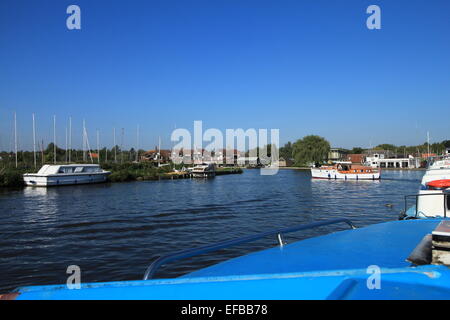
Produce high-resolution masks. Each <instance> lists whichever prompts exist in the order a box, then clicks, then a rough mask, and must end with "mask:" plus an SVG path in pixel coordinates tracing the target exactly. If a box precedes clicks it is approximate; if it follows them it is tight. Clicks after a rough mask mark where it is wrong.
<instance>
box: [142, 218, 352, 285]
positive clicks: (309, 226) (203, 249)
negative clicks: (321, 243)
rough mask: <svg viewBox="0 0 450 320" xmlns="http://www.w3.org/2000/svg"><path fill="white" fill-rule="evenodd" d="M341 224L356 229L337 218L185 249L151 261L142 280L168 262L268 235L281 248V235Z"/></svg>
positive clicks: (282, 243) (349, 223) (345, 220)
mask: <svg viewBox="0 0 450 320" xmlns="http://www.w3.org/2000/svg"><path fill="white" fill-rule="evenodd" d="M341 222H343V223H346V224H348V225H349V226H350V227H351V228H352V229H356V227H355V226H354V224H353V223H352V222H351V221H350V220H349V219H345V218H338V219H331V220H326V221H318V222H313V223H309V224H301V225H296V226H293V227H288V228H282V229H275V230H271V231H266V232H261V233H258V234H255V235H251V236H246V237H242V238H237V239H232V240H227V241H222V242H218V243H214V244H209V245H206V246H203V247H197V248H193V249H187V250H183V251H179V252H175V253H171V254H168V255H165V256H162V257H159V258H157V259H156V260H155V261H153V262H152V263H151V264H150V266H148V268H147V270H146V271H145V274H144V280H148V279H149V278H152V277H153V276H154V274H155V273H156V271H157V270H158V269H159V267H160V266H162V265H163V264H165V263H168V262H173V261H176V260H181V259H186V258H190V257H193V256H198V255H201V254H205V253H208V252H212V251H217V250H220V249H224V248H228V247H232V246H236V245H239V244H242V243H248V242H252V241H255V240H259V239H261V238H265V237H267V236H270V235H277V238H278V243H279V245H280V246H281V247H282V246H283V245H284V244H285V243H284V242H283V239H282V237H281V235H282V234H284V233H290V232H295V231H300V230H306V229H312V228H317V227H321V226H326V225H330V224H336V223H341Z"/></svg>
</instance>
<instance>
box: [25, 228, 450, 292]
mask: <svg viewBox="0 0 450 320" xmlns="http://www.w3.org/2000/svg"><path fill="white" fill-rule="evenodd" d="M439 221H440V220H409V221H394V222H388V223H382V224H378V225H372V226H369V227H367V228H362V229H356V230H350V231H342V232H337V233H334V234H329V235H325V236H321V237H317V238H313V239H307V240H303V241H299V242H296V243H293V244H290V245H286V246H284V247H282V248H271V249H268V250H264V251H261V252H256V253H252V254H249V255H245V256H242V257H240V258H235V259H232V260H229V261H226V262H223V263H220V264H217V265H215V266H212V267H209V268H205V269H202V270H199V271H196V272H193V273H190V274H188V275H186V276H184V277H180V278H176V279H160V280H147V281H124V282H107V283H89V284H83V285H82V287H81V289H78V290H77V289H72V290H69V289H68V288H67V287H66V286H65V285H60V286H35V287H23V288H20V289H18V292H20V295H19V297H18V299H175V300H176V299H192V300H196V299H237V300H240V299H287V300H289V299H450V271H449V269H448V268H447V267H444V266H432V265H429V266H421V267H412V266H411V265H410V264H409V263H408V262H406V261H405V258H406V257H407V256H408V255H409V253H410V252H411V251H412V250H413V249H414V247H415V246H416V245H417V244H418V243H419V241H420V240H421V239H422V237H423V236H424V235H425V234H427V233H430V232H431V231H432V230H433V229H434V228H435V227H436V225H437V224H438V223H439ZM370 265H377V266H379V267H380V268H381V272H382V273H381V288H380V289H372V290H371V289H369V288H368V286H367V280H368V278H369V276H370V275H371V274H368V273H367V267H368V266H370Z"/></svg>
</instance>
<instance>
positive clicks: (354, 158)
mask: <svg viewBox="0 0 450 320" xmlns="http://www.w3.org/2000/svg"><path fill="white" fill-rule="evenodd" d="M346 161H349V162H351V163H358V164H362V163H365V162H366V155H365V154H362V153H361V154H348V155H347V156H346Z"/></svg>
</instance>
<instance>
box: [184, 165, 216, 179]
mask: <svg viewBox="0 0 450 320" xmlns="http://www.w3.org/2000/svg"><path fill="white" fill-rule="evenodd" d="M190 172H191V175H192V177H194V178H210V177H214V176H215V175H216V166H215V164H214V163H202V164H199V165H196V166H194V167H193V168H192V170H190Z"/></svg>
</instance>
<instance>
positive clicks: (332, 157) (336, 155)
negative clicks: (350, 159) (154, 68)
mask: <svg viewBox="0 0 450 320" xmlns="http://www.w3.org/2000/svg"><path fill="white" fill-rule="evenodd" d="M346 155H347V151H346V150H345V149H342V148H331V149H330V151H329V152H328V160H329V161H342V160H343V159H344V158H345V156H346Z"/></svg>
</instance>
